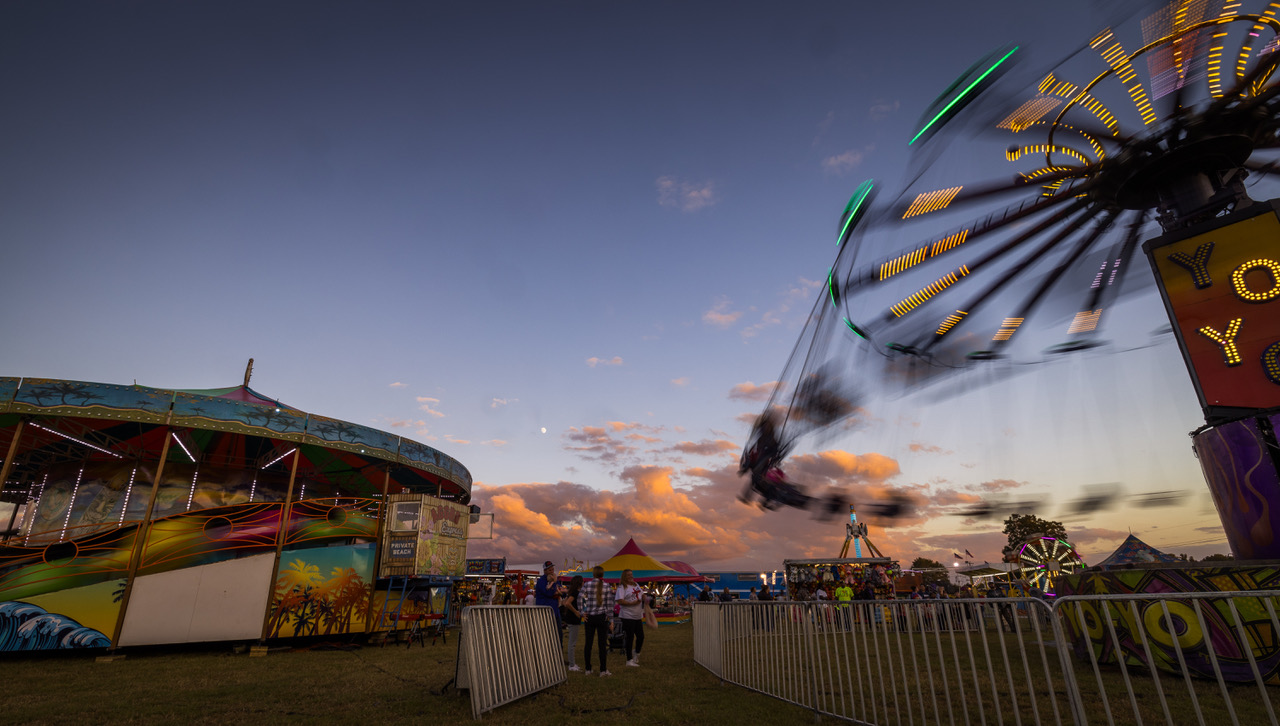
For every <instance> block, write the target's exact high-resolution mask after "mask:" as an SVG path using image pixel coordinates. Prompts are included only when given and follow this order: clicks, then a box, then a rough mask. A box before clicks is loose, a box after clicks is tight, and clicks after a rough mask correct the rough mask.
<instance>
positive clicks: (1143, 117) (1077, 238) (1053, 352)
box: [740, 0, 1280, 559]
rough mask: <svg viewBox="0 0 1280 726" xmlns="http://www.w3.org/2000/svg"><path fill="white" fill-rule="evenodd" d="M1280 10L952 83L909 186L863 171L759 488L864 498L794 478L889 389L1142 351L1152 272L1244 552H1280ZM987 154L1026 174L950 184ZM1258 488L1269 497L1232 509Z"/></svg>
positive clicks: (1004, 59)
mask: <svg viewBox="0 0 1280 726" xmlns="http://www.w3.org/2000/svg"><path fill="white" fill-rule="evenodd" d="M1278 13H1280V0H1277V1H1276V2H1270V3H1267V4H1265V5H1263V6H1262V7H1261V8H1260V9H1258V8H1255V9H1252V10H1250V9H1247V8H1245V7H1244V4H1241V3H1225V4H1224V3H1223V2H1220V1H1219V2H1212V1H1209V0H1205V1H1200V2H1174V3H1171V4H1169V5H1166V6H1163V7H1160V8H1159V9H1157V10H1155V11H1154V12H1151V13H1148V14H1146V15H1142V16H1136V15H1135V16H1133V17H1131V18H1129V19H1127V20H1125V21H1123V22H1121V23H1117V24H1116V25H1115V26H1114V27H1110V28H1104V29H1103V30H1101V31H1100V32H1098V33H1097V34H1096V35H1094V36H1093V37H1092V38H1090V39H1089V40H1088V42H1087V43H1085V44H1084V45H1083V46H1082V47H1080V48H1079V49H1078V50H1077V51H1075V52H1074V53H1072V54H1070V55H1068V56H1067V57H1066V58H1065V59H1063V60H1061V61H1059V62H1058V63H1056V64H1053V65H1052V67H1051V68H1050V69H1049V70H1047V71H1044V70H1042V71H1040V72H1038V73H1034V74H1032V73H1029V72H1028V70H1029V69H1028V68H1026V66H1027V65H1028V64H1025V63H1023V64H1019V63H1017V61H1019V60H1020V59H1021V57H1022V56H1023V55H1024V54H1025V52H1024V49H1022V48H1020V47H1018V46H1014V45H1009V46H1005V47H1001V48H999V49H997V50H995V51H993V52H992V53H990V54H988V55H987V56H985V57H984V58H982V59H981V60H980V61H979V62H978V63H976V64H974V65H973V66H972V67H970V68H969V69H968V70H967V71H966V72H965V73H964V74H962V75H961V76H960V78H958V79H957V80H956V81H955V82H954V83H952V84H951V85H950V86H949V87H947V89H946V90H945V91H944V92H943V94H942V95H940V96H939V97H938V98H937V99H936V100H935V101H934V102H933V103H932V104H931V105H930V106H929V108H928V109H926V110H925V112H924V114H923V115H922V116H921V119H920V122H919V123H918V124H917V126H916V127H915V128H914V129H912V131H911V132H910V133H911V136H910V137H909V139H908V140H907V142H906V143H907V144H908V145H909V146H910V147H911V149H912V154H913V157H912V161H911V167H910V168H909V169H908V177H909V180H908V181H907V182H906V183H905V184H904V185H903V186H902V187H901V188H900V189H898V190H896V195H895V196H894V197H893V198H892V200H891V201H887V202H883V201H882V199H883V198H884V197H885V196H887V195H886V194H884V193H882V192H883V190H882V189H881V188H880V186H879V185H878V184H876V183H874V182H872V181H867V182H864V183H862V184H861V185H860V186H858V187H857V189H856V190H855V191H854V193H853V195H852V197H851V198H850V199H849V202H848V204H847V205H846V206H845V208H844V211H843V213H842V214H841V216H840V220H839V224H838V226H837V237H836V240H835V242H836V247H837V250H836V258H835V261H834V263H833V264H832V266H831V269H830V271H829V272H828V273H827V274H826V277H825V279H826V282H825V285H824V286H823V289H822V291H821V292H820V294H819V296H818V299H817V301H816V302H815V304H814V307H813V309H812V312H811V313H810V315H809V318H808V322H807V323H806V325H805V327H804V329H803V331H802V332H801V335H800V337H799V340H798V341H797V342H796V345H795V348H794V349H793V351H792V353H791V355H790V358H789V359H788V361H787V363H786V365H785V366H784V369H783V372H782V375H781V376H780V377H779V379H778V381H779V383H778V385H777V387H776V388H775V390H774V392H773V394H772V397H771V398H770V399H769V401H768V402H767V403H766V405H765V408H764V411H763V412H762V413H761V414H760V416H759V418H758V419H757V421H756V423H755V426H754V427H753V429H752V432H751V435H750V438H749V440H748V441H747V445H746V447H745V449H744V451H743V454H742V458H741V468H740V473H741V474H745V475H748V477H749V481H748V483H747V484H746V486H745V489H744V491H743V495H742V499H743V500H744V501H757V502H758V503H759V504H760V505H761V506H762V507H764V508H766V509H773V508H777V507H780V506H791V507H799V508H808V509H811V510H814V511H816V512H817V513H818V514H819V515H820V516H834V515H835V514H837V513H842V512H845V511H848V505H849V502H848V500H847V497H846V496H845V495H844V494H843V493H840V492H832V493H828V494H825V495H822V496H810V495H809V494H807V493H806V492H805V490H804V488H803V486H802V485H800V484H797V483H794V482H791V481H789V480H788V479H787V477H786V476H785V475H784V474H783V473H782V469H781V465H782V462H783V460H784V459H785V458H786V456H787V454H788V452H790V451H791V450H792V448H793V447H794V446H795V444H796V441H797V439H799V438H800V437H804V436H809V435H813V434H816V433H818V432H820V431H823V430H836V427H839V426H840V425H841V424H846V425H847V422H848V420H849V419H850V418H851V417H854V416H855V415H856V414H857V412H858V411H859V409H860V407H861V406H863V405H864V403H865V401H866V400H867V399H868V398H870V397H873V396H875V397H879V396H886V395H894V396H896V395H912V396H919V395H922V394H923V393H924V392H926V391H932V392H934V393H935V394H939V395H944V394H942V390H944V389H955V388H963V387H972V385H974V384H981V383H985V382H988V381H990V380H992V379H997V378H1001V377H1004V376H1008V375H1011V374H1012V373H1013V372H1015V371H1017V370H1019V369H1020V368H1021V367H1024V366H1030V365H1035V364H1039V363H1044V362H1047V361H1051V360H1060V359H1063V358H1064V357H1068V356H1073V355H1080V354H1081V353H1083V352H1085V351H1095V352H1098V353H1108V354H1110V353H1122V352H1124V351H1126V350H1131V349H1133V348H1135V347H1141V346H1140V345H1138V344H1130V343H1125V342H1119V343H1117V342H1108V341H1106V340H1104V339H1103V337H1102V331H1103V326H1104V323H1106V322H1107V321H1110V320H1112V319H1113V317H1114V316H1115V315H1116V312H1117V309H1118V308H1119V309H1123V307H1124V306H1122V305H1119V303H1120V301H1121V300H1122V299H1134V298H1138V297H1139V296H1142V295H1148V296H1149V295H1150V293H1151V290H1152V288H1154V289H1156V290H1157V291H1158V292H1159V294H1160V297H1161V300H1162V302H1163V304H1164V309H1165V312H1166V313H1167V315H1168V322H1169V323H1171V324H1172V333H1173V335H1174V337H1175V339H1176V341H1177V344H1178V347H1179V350H1180V351H1181V353H1182V356H1183V359H1184V362H1185V363H1186V367H1187V370H1188V371H1189V373H1190V375H1191V380H1192V383H1193V385H1194V387H1195V391H1196V394H1197V396H1198V397H1199V402H1200V406H1201V409H1202V411H1203V414H1204V417H1205V422H1206V423H1205V426H1204V427H1202V428H1201V429H1199V430H1197V431H1196V432H1193V447H1194V449H1195V451H1196V454H1197V456H1198V458H1199V459H1200V463H1201V466H1202V468H1203V469H1204V472H1205V476H1206V479H1207V482H1208V484H1209V488H1210V492H1211V494H1212V495H1213V498H1214V501H1215V504H1216V506H1217V508H1218V511H1219V515H1220V516H1221V518H1222V520H1223V525H1224V527H1225V528H1226V530H1227V535H1228V541H1229V543H1230V545H1231V547H1232V550H1233V552H1235V553H1236V556H1237V557H1246V558H1248V557H1280V542H1278V541H1277V539H1280V538H1275V537H1270V536H1268V537H1261V538H1260V537H1258V536H1256V532H1257V531H1258V530H1259V528H1258V527H1257V526H1256V525H1257V524H1258V518H1259V517H1262V518H1267V517H1271V518H1273V519H1275V518H1277V517H1280V514H1275V513H1276V512H1277V510H1280V506H1276V504H1277V503H1280V496H1278V492H1280V482H1278V481H1277V477H1276V471H1277V470H1278V469H1280V447H1277V445H1276V437H1275V433H1274V426H1275V425H1276V424H1280V420H1277V419H1278V418H1280V417H1278V416H1277V411H1278V410H1280V409H1278V408H1277V407H1280V216H1278V214H1277V212H1278V210H1280V202H1278V201H1275V200H1272V201H1262V202H1257V201H1254V199H1253V198H1251V196H1250V191H1252V192H1253V193H1254V195H1255V196H1259V195H1260V193H1261V192H1268V194H1267V195H1265V196H1260V198H1263V199H1266V198H1269V196H1270V195H1274V194H1275V192H1274V191H1272V190H1271V187H1272V186H1274V182H1275V180H1276V175H1277V173H1278V171H1280V169H1278V167H1280V155H1277V153H1276V152H1277V150H1280V83H1278V82H1275V80H1274V75H1275V73H1274V72H1275V69H1276V65H1277V63H1280V53H1276V52H1275V51H1276V50H1277V49H1278V48H1280V42H1278V33H1280V20H1278V19H1277V14H1278ZM1017 89H1020V90H1017ZM982 149H989V150H990V151H991V152H992V153H993V154H1003V158H1004V160H1005V163H1008V164H1010V165H1012V168H1013V170H1014V174H1013V176H1012V178H1009V177H1005V178H1002V179H998V180H994V181H979V182H973V181H970V180H965V179H955V180H953V179H950V178H944V176H946V175H949V173H950V172H951V171H952V170H953V169H955V168H958V166H959V165H954V166H949V165H948V163H947V162H946V159H947V158H948V155H970V156H971V155H973V154H975V153H980V151H981V150H982ZM961 173H962V174H963V173H964V172H961ZM1246 181H1248V184H1247V185H1246ZM1258 185H1261V186H1258ZM1139 251H1141V252H1143V253H1144V254H1145V256H1146V257H1147V258H1148V261H1149V263H1150V264H1149V265H1142V264H1140V261H1139V259H1138V255H1139ZM1135 263H1138V264H1136V265H1135ZM1151 322H1152V326H1153V327H1154V326H1157V325H1160V326H1163V323H1164V321H1154V320H1153V321H1151ZM944 381H950V382H951V383H952V384H954V383H955V382H956V381H963V382H964V384H965V386H955V385H951V386H942V385H940V384H941V383H942V382H944ZM1233 458H1234V460H1238V461H1243V462H1246V463H1245V464H1236V465H1232V464H1231V463H1230V461H1231V460H1233ZM1224 462H1226V463H1224ZM1246 464H1247V465H1248V466H1253V465H1255V464H1256V466H1261V467H1264V468H1265V470H1266V472H1267V476H1265V477H1263V478H1262V479H1259V478H1258V476H1257V471H1256V470H1255V471H1253V473H1252V474H1250V473H1248V472H1247V471H1246V470H1245V469H1242V468H1240V467H1242V466H1244V467H1246V468H1247V466H1246ZM1255 469H1256V467H1255ZM1248 476H1253V477H1254V478H1253V480H1252V481H1251V482H1246V481H1245V479H1246V478H1247V477H1248ZM1263 480H1265V481H1263ZM1260 481H1261V484H1260V483H1259V482H1260ZM1250 491H1251V492H1252V494H1249V492H1250ZM1157 494H1160V493H1157ZM1165 494H1170V493H1165ZM1246 495H1247V496H1256V497H1261V498H1262V499H1265V500H1266V502H1268V503H1269V504H1270V506H1269V508H1268V507H1254V512H1253V514H1252V515H1249V516H1250V517H1252V519H1249V518H1247V517H1246V516H1245V515H1241V514H1238V513H1235V512H1231V511H1230V510H1231V509H1232V508H1233V507H1232V505H1231V504H1230V502H1231V501H1233V498H1236V497H1240V496H1246ZM1098 499H1099V501H1101V502H1106V501H1107V495H1106V494H1105V493H1104V494H1101V495H1099V497H1098ZM1149 499H1150V500H1151V501H1150V502H1139V504H1142V505H1145V506H1155V505H1158V504H1168V503H1173V502H1176V501H1177V497H1176V496H1172V495H1171V496H1169V497H1167V498H1161V497H1157V496H1154V495H1152V496H1151V497H1149ZM858 505H859V510H860V511H866V512H867V513H869V514H871V515H872V517H873V518H875V517H878V519H879V520H880V521H882V522H891V521H892V520H893V519H895V518H898V517H902V516H905V515H907V514H909V513H910V509H911V501H910V499H909V498H908V497H906V496H905V495H895V497H894V498H892V499H890V500H888V501H882V502H875V503H872V502H860V503H858ZM1078 506H1079V507H1082V508H1083V509H1084V511H1085V512H1086V513H1087V511H1088V508H1089V507H1090V506H1093V505H1090V504H1089V503H1088V502H1083V503H1081V504H1079V505H1078ZM988 508H989V509H992V510H994V511H993V512H989V513H995V514H999V513H1000V512H999V511H998V510H999V507H998V506H988ZM874 509H879V511H878V512H874V511H872V510H874ZM979 509H981V507H980V508H979ZM1268 510H1269V512H1270V514H1268V513H1267V512H1268ZM979 513H981V512H979ZM1264 529H1267V531H1268V532H1271V531H1275V532H1280V521H1276V522H1268V523H1267V527H1266V528H1264ZM1050 549H1051V548H1050ZM1039 556H1041V558H1042V559H1043V558H1044V557H1046V556H1047V555H1045V553H1039Z"/></svg>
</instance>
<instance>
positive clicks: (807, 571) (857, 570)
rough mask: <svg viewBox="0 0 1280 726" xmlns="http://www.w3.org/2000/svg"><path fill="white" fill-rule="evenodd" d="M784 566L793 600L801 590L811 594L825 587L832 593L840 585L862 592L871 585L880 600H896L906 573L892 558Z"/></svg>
mask: <svg viewBox="0 0 1280 726" xmlns="http://www.w3.org/2000/svg"><path fill="white" fill-rule="evenodd" d="M782 565H783V568H784V570H785V571H786V573H787V594H788V596H789V597H791V598H792V599H795V597H796V592H797V590H798V589H799V588H802V587H803V588H805V589H806V590H808V591H810V592H811V591H813V590H814V589H815V588H816V587H818V586H819V585H821V586H822V587H823V588H824V589H825V590H826V591H827V593H828V594H830V593H831V591H832V589H833V588H835V587H836V586H838V585H839V584H840V583H845V584H848V585H850V586H851V587H853V588H854V589H855V590H858V591H861V590H862V589H864V588H866V587H867V586H868V585H869V586H870V587H871V589H872V591H873V592H874V593H875V596H876V598H892V597H893V596H894V582H896V581H897V579H898V577H899V576H901V574H902V568H901V567H899V565H898V563H897V561H896V560H891V559H889V558H888V557H856V558H854V557H850V558H841V559H829V560H783V561H782Z"/></svg>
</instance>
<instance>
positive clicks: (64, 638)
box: [0, 601, 111, 651]
mask: <svg viewBox="0 0 1280 726" xmlns="http://www.w3.org/2000/svg"><path fill="white" fill-rule="evenodd" d="M110 645H111V639H110V638H108V637H107V636H106V635H103V634H102V633H100V632H98V631H97V630H94V629H93V628H86V627H85V626H83V625H81V624H80V623H77V622H76V621H74V620H72V619H71V618H68V617H66V616H65V615H59V614H57V613H51V612H49V611H47V610H45V609H44V608H42V607H40V606H38V605H31V604H29V603H25V602H17V601H10V602H0V651H14V650H54V649H59V648H106V647H108V646H110Z"/></svg>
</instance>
